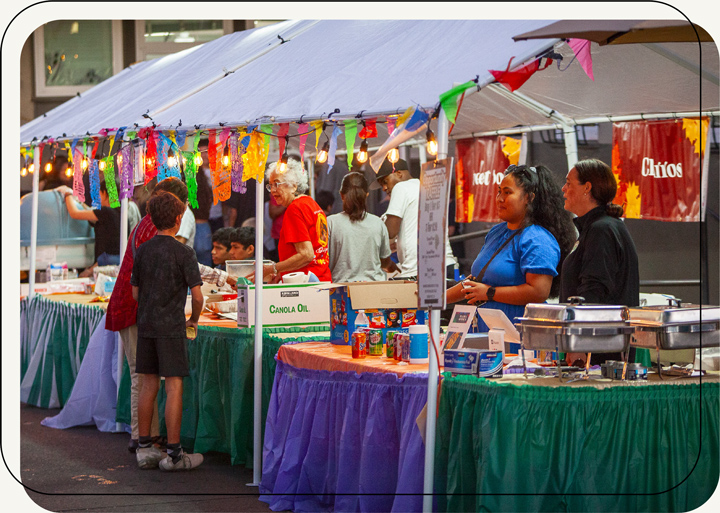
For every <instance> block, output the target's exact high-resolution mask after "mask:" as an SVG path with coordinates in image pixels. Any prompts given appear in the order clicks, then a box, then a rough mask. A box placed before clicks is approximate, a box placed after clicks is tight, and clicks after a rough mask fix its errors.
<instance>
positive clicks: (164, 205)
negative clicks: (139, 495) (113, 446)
mask: <svg viewBox="0 0 720 513" xmlns="http://www.w3.org/2000/svg"><path fill="white" fill-rule="evenodd" d="M147 209H148V212H149V213H150V217H151V219H152V222H153V224H154V225H155V227H156V228H157V230H158V232H157V235H155V237H153V238H152V239H150V240H148V241H147V242H145V243H144V244H143V245H142V246H140V248H138V250H137V254H136V256H135V262H134V265H133V269H132V276H131V277H130V284H131V285H132V295H133V297H134V298H135V300H136V301H137V302H138V313H137V326H138V340H137V359H136V364H135V372H137V373H138V374H142V375H143V379H142V388H141V389H140V396H139V399H138V435H139V447H138V449H137V451H136V454H135V455H136V458H137V462H138V466H139V467H140V468H144V469H145V468H156V467H157V466H160V468H161V469H162V470H190V469H192V468H194V467H197V466H198V465H200V464H201V463H202V461H203V456H202V454H187V453H185V452H184V451H183V449H182V447H181V445H180V423H181V420H182V389H183V377H184V376H188V375H189V364H188V356H187V339H186V329H188V328H192V329H193V330H197V323H198V319H199V318H200V312H201V310H202V307H203V297H202V293H201V292H200V286H201V285H202V280H201V278H200V271H199V269H198V263H197V258H196V256H195V251H194V250H193V249H192V248H190V247H188V246H186V245H185V244H183V243H181V242H179V241H178V240H176V239H175V234H176V233H177V231H178V229H179V228H180V224H181V222H182V217H183V213H184V211H185V205H184V204H183V203H182V202H181V201H180V200H179V199H178V198H177V197H176V196H175V195H173V194H171V193H169V192H161V193H160V194H158V195H157V196H154V197H152V198H150V200H149V201H148V204H147ZM188 288H190V294H191V296H192V314H191V316H190V319H188V320H187V321H186V320H185V302H186V295H187V289H188ZM160 376H163V377H164V378H165V391H166V393H167V400H166V403H165V424H166V427H167V439H168V444H167V457H164V454H163V453H162V452H161V451H160V450H159V449H157V448H156V447H155V446H154V445H153V439H152V437H151V436H150V424H151V421H152V417H153V409H154V405H155V398H156V396H157V393H158V389H159V386H160Z"/></svg>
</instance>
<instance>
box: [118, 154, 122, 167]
mask: <svg viewBox="0 0 720 513" xmlns="http://www.w3.org/2000/svg"><path fill="white" fill-rule="evenodd" d="M117 161H118V166H122V155H118V156H117Z"/></svg>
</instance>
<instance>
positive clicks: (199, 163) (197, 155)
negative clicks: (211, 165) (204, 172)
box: [193, 151, 203, 166]
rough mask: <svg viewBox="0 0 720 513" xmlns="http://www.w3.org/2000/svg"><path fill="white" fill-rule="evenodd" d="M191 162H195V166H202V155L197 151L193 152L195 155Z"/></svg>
mask: <svg viewBox="0 0 720 513" xmlns="http://www.w3.org/2000/svg"><path fill="white" fill-rule="evenodd" d="M193 162H195V165H196V166H202V163H203V158H202V155H200V152H199V151H196V152H195V157H193Z"/></svg>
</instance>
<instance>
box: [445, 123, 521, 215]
mask: <svg viewBox="0 0 720 513" xmlns="http://www.w3.org/2000/svg"><path fill="white" fill-rule="evenodd" d="M520 148H521V140H520V139H514V138H512V137H506V136H495V137H478V138H476V139H459V140H458V141H456V144H455V155H456V158H457V165H456V175H457V178H456V182H455V198H456V202H455V220H456V221H457V222H460V223H470V222H473V221H484V222H498V221H500V218H498V216H497V207H496V206H495V196H496V195H497V191H498V185H500V182H502V179H503V177H504V172H505V170H506V169H507V168H508V166H510V165H511V164H515V165H517V163H518V160H519V159H520Z"/></svg>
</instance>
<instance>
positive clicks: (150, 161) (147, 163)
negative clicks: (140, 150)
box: [145, 157, 155, 167]
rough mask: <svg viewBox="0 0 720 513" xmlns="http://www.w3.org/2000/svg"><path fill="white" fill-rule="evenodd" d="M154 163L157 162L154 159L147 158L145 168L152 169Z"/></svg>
mask: <svg viewBox="0 0 720 513" xmlns="http://www.w3.org/2000/svg"><path fill="white" fill-rule="evenodd" d="M154 162H155V161H154V160H153V158H152V157H146V158H145V166H146V167H152V166H153V163H154Z"/></svg>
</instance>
